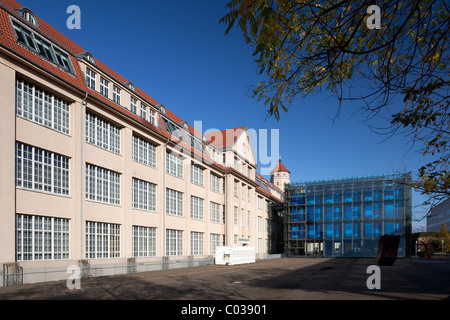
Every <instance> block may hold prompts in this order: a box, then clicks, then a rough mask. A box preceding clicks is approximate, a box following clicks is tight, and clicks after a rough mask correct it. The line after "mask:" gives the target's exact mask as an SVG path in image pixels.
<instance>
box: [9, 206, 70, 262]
mask: <svg viewBox="0 0 450 320" xmlns="http://www.w3.org/2000/svg"><path fill="white" fill-rule="evenodd" d="M69 234H70V220H68V219H61V218H52V217H40V216H32V215H23V214H17V215H16V258H17V261H27V260H64V259H69V238H70V237H69Z"/></svg>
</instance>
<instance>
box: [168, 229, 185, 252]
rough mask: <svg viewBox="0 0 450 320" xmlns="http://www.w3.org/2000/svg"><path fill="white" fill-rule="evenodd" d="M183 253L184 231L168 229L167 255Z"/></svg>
mask: <svg viewBox="0 0 450 320" xmlns="http://www.w3.org/2000/svg"><path fill="white" fill-rule="evenodd" d="M182 255H183V231H181V230H171V229H167V230H166V256H182Z"/></svg>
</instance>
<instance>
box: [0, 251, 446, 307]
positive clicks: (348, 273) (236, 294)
mask: <svg viewBox="0 0 450 320" xmlns="http://www.w3.org/2000/svg"><path fill="white" fill-rule="evenodd" d="M370 265H376V261H375V259H365V258H360V259H358V258H352V259H347V258H337V259H331V258H321V259H308V258H282V259H269V260H259V261H257V262H256V263H255V264H248V265H240V266H216V265H207V266H204V267H196V268H188V269H172V270H164V271H152V272H146V273H135V274H127V275H118V276H109V277H97V278H90V279H82V280H81V289H80V290H69V289H68V288H67V285H66V281H59V282H50V283H37V284H25V285H22V286H16V287H0V300H61V299H62V300H185V301H186V300H195V301H206V300H227V301H231V300H380V299H381V300H405V299H406V300H412V299H419V300H449V299H450V258H449V257H435V258H432V259H423V258H416V257H414V258H408V259H397V261H396V262H395V264H394V266H391V267H387V266H382V267H381V269H380V271H381V272H380V284H381V288H380V289H373V290H369V289H368V288H367V284H366V282H367V279H368V278H369V277H370V276H371V274H368V273H367V268H368V267H369V266H370Z"/></svg>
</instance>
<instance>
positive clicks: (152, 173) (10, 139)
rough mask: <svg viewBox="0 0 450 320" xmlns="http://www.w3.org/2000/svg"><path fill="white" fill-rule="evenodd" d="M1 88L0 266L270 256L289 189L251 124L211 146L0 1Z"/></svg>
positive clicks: (9, 0)
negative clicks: (261, 163) (249, 249)
mask: <svg viewBox="0 0 450 320" xmlns="http://www.w3.org/2000/svg"><path fill="white" fill-rule="evenodd" d="M0 83H1V86H0V107H1V110H2V120H3V121H2V122H3V123H2V126H1V129H0V131H1V135H0V146H1V149H2V157H1V166H0V171H1V172H0V173H1V176H2V179H1V180H0V191H1V192H0V198H1V199H0V201H1V203H2V210H1V212H0V242H1V243H2V250H0V263H9V262H17V263H19V264H20V266H21V267H22V268H24V270H26V269H27V268H28V269H33V270H36V269H39V268H41V269H44V268H49V267H52V268H57V267H61V268H64V267H67V266H70V265H78V264H79V262H80V261H89V263H90V265H95V264H114V263H126V262H127V261H128V259H130V258H133V259H137V260H138V261H140V262H142V261H167V260H172V259H173V260H175V259H195V258H198V259H202V258H208V257H212V256H213V255H214V253H215V248H216V247H217V246H222V245H227V246H233V245H248V246H254V247H255V248H256V252H257V257H258V258H264V257H265V256H266V255H267V252H268V249H269V247H270V237H269V229H270V228H269V227H268V226H269V225H270V221H269V219H270V214H269V212H268V208H269V207H270V205H271V203H281V201H282V192H281V190H280V189H278V188H276V187H275V186H273V185H272V184H271V183H270V182H268V181H267V180H265V179H264V178H263V177H260V176H259V175H258V174H257V172H256V170H257V161H256V159H255V156H254V155H253V150H252V145H251V143H250V139H249V136H248V134H247V130H246V128H245V127H242V128H237V129H228V130H223V131H217V132H211V133H209V134H208V135H204V134H203V133H202V132H199V131H197V130H195V128H194V127H192V126H191V125H190V124H188V123H186V122H185V121H183V120H182V119H181V118H180V117H178V116H177V115H176V114H174V113H173V112H172V111H170V110H169V109H167V108H166V107H165V106H164V105H162V104H161V103H159V102H157V101H156V100H154V99H153V98H152V97H150V96H149V95H148V94H147V93H145V92H143V91H142V90H140V89H139V88H138V87H137V86H135V84H134V83H133V82H132V81H130V80H128V79H126V78H124V77H123V76H121V75H119V74H118V73H116V72H115V71H114V70H112V69H111V68H109V67H108V66H106V65H105V64H104V63H102V62H101V61H100V60H99V59H98V58H97V57H95V56H94V55H93V54H92V53H90V52H88V51H86V50H85V49H83V48H82V47H80V46H79V45H77V44H76V43H74V42H73V41H71V40H70V39H68V38H67V37H65V36H64V35H63V34H61V33H60V32H58V31H57V30H55V29H54V28H52V27H51V26H50V25H48V24H47V23H46V22H45V21H43V20H42V19H40V18H39V17H37V16H36V15H35V14H34V13H33V11H32V10H30V9H28V8H24V7H23V6H22V5H21V4H20V3H18V2H17V1H15V0H0ZM257 177H258V178H257ZM267 185H269V186H270V188H266V187H265V186H267ZM62 277H63V278H65V277H67V275H64V274H63V275H62ZM36 281H39V280H36Z"/></svg>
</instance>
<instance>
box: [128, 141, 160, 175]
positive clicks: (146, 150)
mask: <svg viewBox="0 0 450 320" xmlns="http://www.w3.org/2000/svg"><path fill="white" fill-rule="evenodd" d="M156 148H157V147H156V146H155V145H154V144H152V143H150V142H148V141H146V140H143V139H141V138H139V137H136V136H133V151H132V152H133V155H132V157H133V160H134V161H137V162H139V163H142V164H145V165H146V166H149V167H152V168H156Z"/></svg>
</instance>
